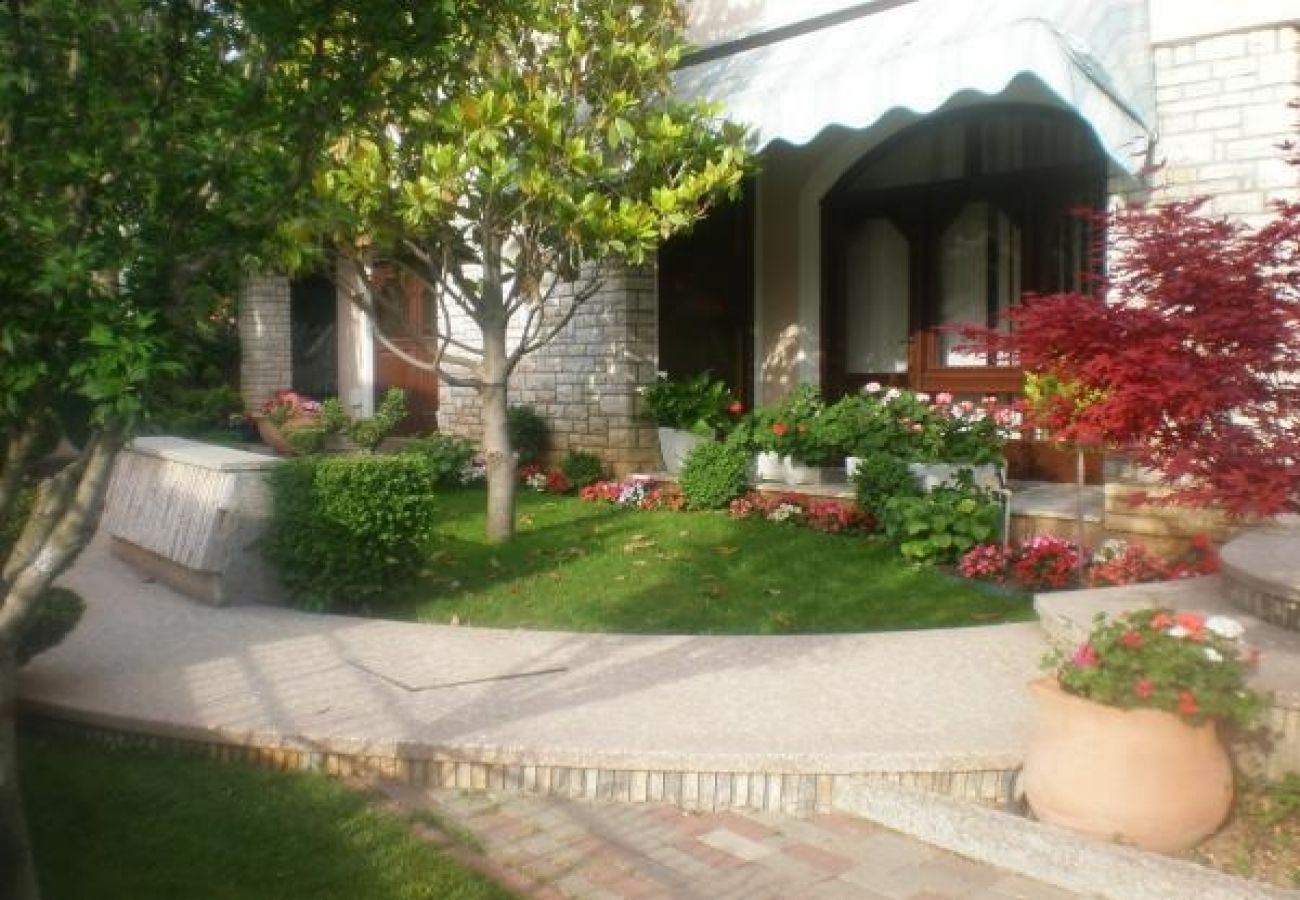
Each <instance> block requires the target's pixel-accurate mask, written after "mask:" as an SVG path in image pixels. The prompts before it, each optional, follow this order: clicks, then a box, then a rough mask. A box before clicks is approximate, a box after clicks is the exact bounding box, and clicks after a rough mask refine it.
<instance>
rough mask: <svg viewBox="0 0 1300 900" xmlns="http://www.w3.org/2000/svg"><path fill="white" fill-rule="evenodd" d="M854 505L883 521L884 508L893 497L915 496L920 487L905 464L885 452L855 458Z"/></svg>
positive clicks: (918, 492) (878, 520)
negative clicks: (856, 500)
mask: <svg viewBox="0 0 1300 900" xmlns="http://www.w3.org/2000/svg"><path fill="white" fill-rule="evenodd" d="M853 486H854V490H855V491H856V493H857V499H858V506H860V507H862V508H863V509H864V510H866V511H867V512H869V513H871V516H872V518H874V519H875V520H876V521H877V522H881V521H884V518H885V506H886V504H888V502H889V501H890V500H891V499H892V498H894V497H919V496H921V494H922V491H921V487H920V485H919V484H917V482H916V478H915V476H913V475H912V471H911V469H909V468H908V465H907V463H906V462H905V461H904V460H902V459H899V458H898V457H897V456H891V455H890V454H888V453H869V454H867V455H866V456H863V457H859V460H858V468H857V470H856V471H855V472H854V473H853Z"/></svg>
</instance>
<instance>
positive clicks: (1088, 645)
mask: <svg viewBox="0 0 1300 900" xmlns="http://www.w3.org/2000/svg"><path fill="white" fill-rule="evenodd" d="M1070 661H1071V662H1073V663H1074V664H1075V665H1076V666H1078V667H1079V668H1080V669H1091V668H1092V667H1093V666H1095V665H1097V664H1098V663H1100V662H1101V657H1100V656H1098V655H1097V648H1096V647H1094V646H1092V642H1091V641H1084V642H1083V643H1082V644H1080V645H1079V649H1077V650H1075V651H1074V656H1073V657H1071V659H1070Z"/></svg>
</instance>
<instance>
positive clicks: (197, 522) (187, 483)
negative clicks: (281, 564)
mask: <svg viewBox="0 0 1300 900" xmlns="http://www.w3.org/2000/svg"><path fill="white" fill-rule="evenodd" d="M280 462H281V460H280V459H279V458H278V457H274V456H266V455H263V454H260V453H249V452H247V451H244V450H234V449H231V448H228V447H219V446H215V445H212V444H204V443H200V442H199V441H191V440H187V439H184V438H175V437H142V438H136V439H135V440H134V441H132V442H131V445H130V447H129V448H128V449H126V450H124V451H123V452H122V453H121V454H119V456H118V460H117V464H116V466H115V467H114V470H113V479H112V482H111V483H110V484H109V489H108V498H107V501H106V505H105V508H104V521H103V526H102V527H103V528H104V529H105V530H106V532H107V533H108V535H109V536H110V538H111V540H112V552H113V555H114V556H116V557H118V558H119V559H122V560H124V561H125V562H127V563H129V564H130V565H132V566H134V567H135V568H137V569H139V570H140V571H142V572H145V573H147V574H148V575H150V576H152V577H154V578H157V579H158V580H159V581H162V582H164V583H165V584H167V585H169V586H171V587H172V588H174V589H176V590H177V591H180V592H181V593H183V594H185V595H187V596H190V597H193V598H195V599H197V600H201V601H203V602H205V603H210V604H213V605H217V606H225V605H230V604H235V603H279V602H281V600H282V598H283V595H282V591H281V588H280V585H279V582H278V581H277V580H276V578H275V576H274V574H273V573H272V572H271V570H270V569H269V567H268V566H267V564H266V563H265V562H264V561H263V560H262V556H261V554H260V552H259V551H258V549H257V546H256V544H257V542H258V540H259V539H260V538H261V536H262V534H263V531H264V530H265V526H266V523H267V521H268V519H269V516H270V512H271V501H270V493H269V491H268V489H267V486H266V483H265V475H266V472H267V470H269V469H270V468H271V467H273V466H275V465H277V464H279V463H280Z"/></svg>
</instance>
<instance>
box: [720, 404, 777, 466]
mask: <svg viewBox="0 0 1300 900" xmlns="http://www.w3.org/2000/svg"><path fill="white" fill-rule="evenodd" d="M777 418H778V413H777V410H775V409H774V408H772V407H759V408H758V409H755V410H752V411H751V412H749V413H746V414H744V415H743V416H741V417H740V418H739V419H737V420H736V424H735V426H734V427H733V428H732V429H731V433H730V434H729V435H727V440H729V441H731V442H732V443H734V444H736V445H738V446H741V447H744V449H745V450H746V451H747V452H749V453H751V454H753V457H754V461H753V465H752V473H751V474H752V480H754V481H785V461H784V460H783V459H782V458H781V454H780V453H778V452H777V450H776V445H777V443H778V441H779V440H780V437H779V435H777V434H776V433H774V432H773V430H772V426H773V425H775V424H776V421H777Z"/></svg>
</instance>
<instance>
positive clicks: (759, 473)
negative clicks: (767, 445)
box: [754, 450, 785, 481]
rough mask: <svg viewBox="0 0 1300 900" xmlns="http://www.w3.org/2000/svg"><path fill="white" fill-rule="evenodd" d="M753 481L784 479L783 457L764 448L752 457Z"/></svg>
mask: <svg viewBox="0 0 1300 900" xmlns="http://www.w3.org/2000/svg"><path fill="white" fill-rule="evenodd" d="M754 480H755V481H785V459H784V457H782V456H781V454H779V453H775V452H773V451H771V450H764V451H763V452H762V453H759V454H757V455H756V456H755V457H754Z"/></svg>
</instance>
